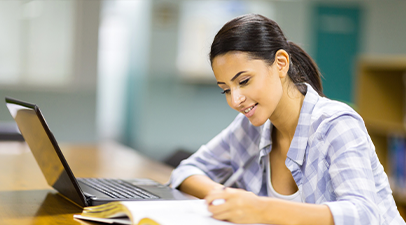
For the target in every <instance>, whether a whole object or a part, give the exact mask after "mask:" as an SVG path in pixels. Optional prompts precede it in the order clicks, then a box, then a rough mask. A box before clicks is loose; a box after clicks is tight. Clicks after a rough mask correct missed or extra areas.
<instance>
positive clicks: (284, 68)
mask: <svg viewBox="0 0 406 225" xmlns="http://www.w3.org/2000/svg"><path fill="white" fill-rule="evenodd" d="M274 65H275V66H276V67H277V69H278V71H279V77H281V78H282V77H285V76H286V74H287V73H288V70H289V54H288V53H287V52H286V51H285V50H283V49H280V50H278V51H277V52H276V53H275V62H274Z"/></svg>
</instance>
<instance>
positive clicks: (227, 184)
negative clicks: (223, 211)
mask: <svg viewBox="0 0 406 225" xmlns="http://www.w3.org/2000/svg"><path fill="white" fill-rule="evenodd" d="M256 158H257V156H256V155H253V156H251V158H249V159H248V160H247V162H245V164H244V165H243V166H242V167H240V168H238V170H237V171H236V172H235V173H234V174H233V175H231V177H229V178H228V179H227V181H226V182H224V187H223V190H224V189H226V188H227V187H231V186H232V185H233V184H234V183H235V182H237V180H238V179H240V178H241V176H242V175H243V173H244V170H246V169H247V168H248V167H249V166H250V165H251V164H252V162H254V160H255V159H256ZM224 202H225V200H224V199H215V200H214V201H213V202H212V203H211V204H212V205H221V204H223V203H224Z"/></svg>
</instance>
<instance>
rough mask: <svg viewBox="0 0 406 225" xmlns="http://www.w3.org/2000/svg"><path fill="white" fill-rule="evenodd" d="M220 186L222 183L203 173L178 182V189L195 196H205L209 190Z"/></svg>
mask: <svg viewBox="0 0 406 225" xmlns="http://www.w3.org/2000/svg"><path fill="white" fill-rule="evenodd" d="M221 187H223V185H221V184H219V183H216V182H214V181H213V180H211V179H210V178H209V177H207V176H205V175H192V176H190V177H188V178H186V179H185V180H184V181H183V182H182V183H181V184H180V186H179V189H180V190H181V191H182V192H185V193H187V194H190V195H193V196H195V197H198V198H205V197H206V195H207V194H208V193H209V192H210V191H211V190H213V189H216V188H217V189H220V188H221Z"/></svg>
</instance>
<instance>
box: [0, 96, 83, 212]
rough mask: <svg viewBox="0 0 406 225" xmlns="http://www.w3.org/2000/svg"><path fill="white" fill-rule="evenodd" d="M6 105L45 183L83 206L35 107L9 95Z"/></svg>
mask: <svg viewBox="0 0 406 225" xmlns="http://www.w3.org/2000/svg"><path fill="white" fill-rule="evenodd" d="M6 105H7V108H8V110H9V111H10V113H11V115H12V116H13V118H14V120H15V121H16V123H17V125H18V127H19V129H20V132H21V134H22V135H23V137H24V139H25V141H26V142H27V144H28V146H29V147H30V149H31V152H32V154H33V155H34V157H35V160H36V161H37V163H38V165H39V167H40V168H41V170H42V173H43V174H44V176H45V179H46V180H47V182H48V184H49V185H50V186H52V187H53V188H55V189H56V190H57V191H58V192H59V193H60V194H62V195H64V196H65V197H67V198H68V199H69V200H71V201H73V202H75V203H76V204H78V205H80V206H82V207H84V206H87V203H86V200H85V197H84V195H83V194H82V193H83V192H82V190H81V189H80V187H79V185H78V183H77V181H76V179H75V177H74V176H73V173H72V171H71V169H70V168H69V166H68V164H67V162H66V160H65V157H64V156H63V154H62V152H61V150H60V148H59V146H58V144H57V142H56V140H55V138H54V136H53V134H52V133H51V131H50V130H49V128H48V125H47V123H46V121H45V119H44V117H43V116H42V113H41V111H40V110H39V108H38V107H37V106H36V105H34V104H30V103H26V102H22V101H19V100H16V99H11V98H6Z"/></svg>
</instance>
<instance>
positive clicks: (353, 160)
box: [322, 116, 382, 225]
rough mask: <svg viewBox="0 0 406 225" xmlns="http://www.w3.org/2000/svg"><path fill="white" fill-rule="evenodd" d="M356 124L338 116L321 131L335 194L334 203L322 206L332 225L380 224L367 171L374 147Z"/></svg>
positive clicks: (379, 216)
mask: <svg viewBox="0 0 406 225" xmlns="http://www.w3.org/2000/svg"><path fill="white" fill-rule="evenodd" d="M360 123H361V121H360V119H357V118H354V117H353V116H341V117H340V119H339V120H335V121H331V122H330V123H328V124H329V125H328V126H325V127H326V128H325V129H326V130H325V132H322V133H324V134H325V135H324V137H322V138H324V143H325V146H324V147H325V148H326V149H327V157H326V160H327V163H328V164H329V169H328V173H329V175H330V177H331V185H332V187H333V190H334V194H335V195H336V201H334V202H327V203H323V204H326V205H327V206H328V207H329V208H330V210H331V213H332V215H333V217H334V223H335V224H336V225H339V224H365V225H366V224H368V225H372V224H381V217H382V215H380V211H379V209H378V205H377V198H378V196H377V193H376V190H375V182H374V175H373V171H372V169H373V168H371V165H372V164H371V158H372V157H371V154H374V147H373V145H372V143H370V142H369V141H368V135H367V134H366V131H365V130H363V128H362V127H363V124H360ZM372 166H373V165H372Z"/></svg>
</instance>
